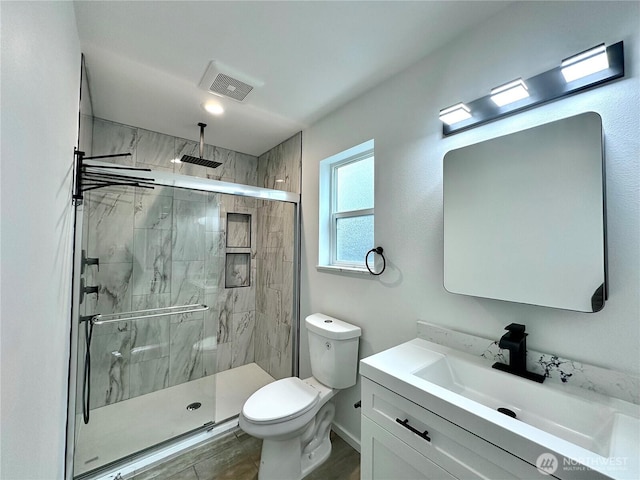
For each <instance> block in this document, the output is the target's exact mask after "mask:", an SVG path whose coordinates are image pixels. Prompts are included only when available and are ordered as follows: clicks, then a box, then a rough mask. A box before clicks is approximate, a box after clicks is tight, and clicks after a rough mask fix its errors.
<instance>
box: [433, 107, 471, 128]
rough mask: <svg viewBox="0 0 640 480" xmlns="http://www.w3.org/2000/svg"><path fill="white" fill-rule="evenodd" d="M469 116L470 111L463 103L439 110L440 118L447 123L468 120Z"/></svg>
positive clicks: (451, 123)
mask: <svg viewBox="0 0 640 480" xmlns="http://www.w3.org/2000/svg"><path fill="white" fill-rule="evenodd" d="M470 118H471V112H470V110H469V107H467V106H466V105H465V104H464V103H458V104H457V105H453V106H451V107H447V108H444V109H442V110H440V120H441V121H443V122H444V123H446V124H447V125H453V124H454V123H458V122H461V121H463V120H468V119H470Z"/></svg>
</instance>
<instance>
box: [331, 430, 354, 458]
mask: <svg viewBox="0 0 640 480" xmlns="http://www.w3.org/2000/svg"><path fill="white" fill-rule="evenodd" d="M331 430H333V431H334V432H336V435H338V436H339V437H340V438H341V439H343V440H344V441H345V442H347V443H348V444H349V445H351V446H352V447H353V449H354V450H356V451H357V452H358V453H360V440H359V439H357V438H356V437H354V436H353V435H352V434H351V433H349V432H348V431H347V430H345V429H344V428H342V427H341V426H340V425H338V424H336V423H332V424H331Z"/></svg>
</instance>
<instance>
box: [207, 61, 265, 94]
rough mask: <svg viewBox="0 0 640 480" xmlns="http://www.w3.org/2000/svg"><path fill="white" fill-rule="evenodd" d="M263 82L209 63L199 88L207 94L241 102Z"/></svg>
mask: <svg viewBox="0 0 640 480" xmlns="http://www.w3.org/2000/svg"><path fill="white" fill-rule="evenodd" d="M262 85H264V82H261V81H259V80H256V79H254V78H251V77H248V76H247V75H244V74H242V73H240V72H237V71H234V70H233V69H232V68H229V67H227V66H225V65H223V64H221V63H219V62H216V61H211V62H210V63H209V66H208V67H207V71H206V72H205V74H204V76H203V77H202V81H201V82H200V87H201V88H203V89H205V90H207V91H208V92H209V93H213V94H214V95H218V96H220V97H227V98H231V99H233V100H236V101H238V102H243V101H244V100H245V98H247V95H249V93H251V91H252V90H253V89H254V88H255V87H261V86H262Z"/></svg>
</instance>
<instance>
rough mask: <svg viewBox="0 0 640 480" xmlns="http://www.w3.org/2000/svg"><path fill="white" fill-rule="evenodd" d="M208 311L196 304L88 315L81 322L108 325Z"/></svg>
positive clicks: (207, 308) (203, 306) (204, 306)
mask: <svg viewBox="0 0 640 480" xmlns="http://www.w3.org/2000/svg"><path fill="white" fill-rule="evenodd" d="M160 310H170V311H169V312H162V313H160V312H159V311H160ZM206 310H209V307H208V306H207V305H203V304H200V303H196V304H193V305H176V306H174V307H160V308H150V309H147V310H135V311H133V312H123V313H111V314H108V315H102V314H101V313H98V314H96V315H88V316H86V317H81V318H80V321H81V322H85V321H88V322H90V323H91V324H92V325H106V324H108V323H115V322H124V321H127V320H140V319H143V318H153V317H168V316H171V315H181V314H184V313H195V312H204V311H206ZM127 315H133V316H131V317H129V316H127ZM122 317H124V318H122Z"/></svg>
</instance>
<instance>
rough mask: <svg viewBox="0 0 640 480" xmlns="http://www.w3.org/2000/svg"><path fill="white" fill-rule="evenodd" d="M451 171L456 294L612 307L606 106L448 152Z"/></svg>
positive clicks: (584, 308)
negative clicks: (604, 126)
mask: <svg viewBox="0 0 640 480" xmlns="http://www.w3.org/2000/svg"><path fill="white" fill-rule="evenodd" d="M443 177H444V179H443V194H444V287H445V289H446V290H447V291H449V292H451V293H457V294H464V295H472V296H476V297H485V298H493V299H497V300H507V301H511V302H519V303H527V304H533V305H542V306H545V307H553V308H562V309H567V310H575V311H580V312H597V311H599V310H601V309H602V308H603V307H604V301H605V299H606V293H607V292H606V237H605V233H606V232H605V228H606V221H605V187H604V185H605V184H604V180H605V178H604V155H603V134H602V120H601V118H600V116H599V115H598V114H597V113H594V112H587V113H583V114H580V115H576V116H574V117H570V118H566V119H563V120H558V121H555V122H551V123H548V124H545V125H541V126H538V127H535V128H531V129H528V130H524V131H521V132H517V133H513V134H510V135H505V136H503V137H498V138H494V139H491V140H487V141H485V142H481V143H478V144H475V145H470V146H467V147H463V148H459V149H456V150H452V151H450V152H447V154H446V155H445V156H444V159H443Z"/></svg>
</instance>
